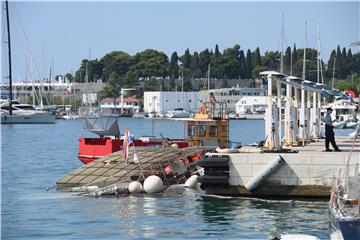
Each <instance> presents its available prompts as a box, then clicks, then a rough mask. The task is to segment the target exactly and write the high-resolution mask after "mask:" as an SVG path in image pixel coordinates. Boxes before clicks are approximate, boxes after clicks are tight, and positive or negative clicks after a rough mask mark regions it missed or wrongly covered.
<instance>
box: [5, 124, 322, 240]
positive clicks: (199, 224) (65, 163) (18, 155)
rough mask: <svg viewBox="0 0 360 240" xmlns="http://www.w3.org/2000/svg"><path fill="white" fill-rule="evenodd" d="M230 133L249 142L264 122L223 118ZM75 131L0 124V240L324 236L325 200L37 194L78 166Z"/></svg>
mask: <svg viewBox="0 0 360 240" xmlns="http://www.w3.org/2000/svg"><path fill="white" fill-rule="evenodd" d="M119 122H120V126H121V127H120V128H121V130H123V129H124V128H125V127H128V128H129V129H130V131H131V132H132V133H133V134H134V135H135V136H141V135H152V133H154V134H156V135H159V132H162V133H163V135H164V136H168V137H178V138H181V137H183V135H184V130H185V128H184V124H183V123H182V122H180V121H154V122H153V121H152V120H146V119H124V118H123V119H120V120H119ZM230 131H231V140H232V141H234V142H242V143H243V144H247V143H252V142H255V141H257V140H260V139H261V138H262V136H263V133H264V122H263V121H256V120H252V121H251V120H246V121H231V123H230ZM83 136H92V134H91V133H88V132H86V131H85V130H83V128H82V126H81V123H80V121H64V120H62V121H61V120H60V121H57V122H56V124H54V125H2V126H1V148H2V149H1V207H2V209H1V237H2V239H127V238H153V239H156V238H180V239H183V238H212V239H269V238H271V237H272V236H275V235H277V234H280V233H306V234H312V235H316V236H318V237H320V238H321V239H328V238H329V228H328V223H327V217H328V215H327V203H326V202H297V201H295V202H292V201H290V202H289V201H282V202H281V201H280V202H270V201H262V200H254V199H242V198H214V197H208V196H203V192H201V191H195V190H184V189H183V188H182V187H178V188H174V189H169V190H168V191H166V192H164V193H161V194H155V195H145V194H144V195H138V196H124V197H119V198H89V197H79V196H75V195H73V194H69V193H58V192H55V191H49V192H45V191H44V189H45V187H47V186H51V185H53V184H54V183H55V181H56V180H58V179H59V178H61V177H62V176H64V175H66V174H67V173H68V172H70V171H71V170H73V169H75V168H77V167H80V166H81V165H82V164H81V163H80V161H78V160H77V158H76V155H77V152H78V139H79V137H83Z"/></svg>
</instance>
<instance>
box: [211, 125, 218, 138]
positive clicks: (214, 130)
mask: <svg viewBox="0 0 360 240" xmlns="http://www.w3.org/2000/svg"><path fill="white" fill-rule="evenodd" d="M209 135H210V137H217V135H218V129H217V126H210V128H209Z"/></svg>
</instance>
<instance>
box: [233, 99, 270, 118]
mask: <svg viewBox="0 0 360 240" xmlns="http://www.w3.org/2000/svg"><path fill="white" fill-rule="evenodd" d="M235 105H236V114H238V115H239V116H240V115H243V114H264V113H265V110H266V108H267V103H266V97H265V96H243V97H241V98H240V100H239V101H238V102H237V103H236V104H235Z"/></svg>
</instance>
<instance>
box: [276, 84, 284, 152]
mask: <svg viewBox="0 0 360 240" xmlns="http://www.w3.org/2000/svg"><path fill="white" fill-rule="evenodd" d="M276 91H277V111H278V114H277V115H275V121H274V124H275V134H274V135H275V139H276V140H275V141H274V146H275V147H280V146H281V145H282V142H281V135H282V134H281V132H282V124H281V96H282V94H281V83H280V80H278V79H277V81H276Z"/></svg>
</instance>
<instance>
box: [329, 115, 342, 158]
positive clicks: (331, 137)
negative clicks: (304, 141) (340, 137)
mask: <svg viewBox="0 0 360 240" xmlns="http://www.w3.org/2000/svg"><path fill="white" fill-rule="evenodd" d="M332 111H333V110H332V108H327V109H326V116H325V148H326V150H325V151H326V152H331V151H332V150H331V149H330V148H329V143H331V145H332V146H333V148H334V149H335V152H341V150H340V149H339V147H338V146H337V145H336V142H335V133H334V127H333V125H332V123H333V122H335V121H336V119H334V120H331V113H332Z"/></svg>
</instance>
